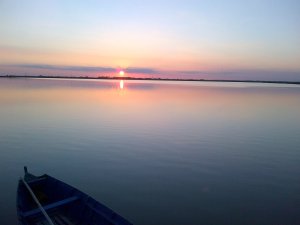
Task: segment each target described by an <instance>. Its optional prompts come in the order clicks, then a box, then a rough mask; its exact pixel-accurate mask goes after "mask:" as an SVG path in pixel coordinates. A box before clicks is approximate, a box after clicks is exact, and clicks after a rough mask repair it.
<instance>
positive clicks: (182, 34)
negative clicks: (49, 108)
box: [0, 0, 300, 81]
mask: <svg viewBox="0 0 300 225" xmlns="http://www.w3.org/2000/svg"><path fill="white" fill-rule="evenodd" d="M0 9H1V14H0V34H1V35H0V75H6V74H18V75H39V74H42V75H62V76H74V75H82V76H85V75H87V76H101V75H103V74H109V75H112V76H116V75H117V74H118V73H119V72H120V70H124V71H125V73H126V74H130V75H132V76H138V77H149V76H150V77H163V78H183V79H189V78H196V79H201V78H203V79H260V80H286V81H300V64H299V62H300V13H299V12H300V2H299V1H296V0H287V1H280V0H276V1H271V0H261V1H258V0H253V1H242V2H241V1H237V0H229V1H221V0H216V1H208V0H203V1H191V0H188V1H136V0H133V1H121V0H119V1H118V0H116V1H94V0H88V1H82V2H79V1H58V0H53V1H50V0H49V1H48V0H45V1H34V0H29V1H25V0H24V1H15V0H13V1H9V0H2V1H1V2H0Z"/></svg>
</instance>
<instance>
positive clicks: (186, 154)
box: [0, 79, 300, 225]
mask: <svg viewBox="0 0 300 225" xmlns="http://www.w3.org/2000/svg"><path fill="white" fill-rule="evenodd" d="M122 87H123V88H122ZM0 106H1V107H0V122H1V129H0V149H1V158H0V176H1V177H2V178H3V180H5V182H2V185H1V190H0V191H1V192H0V193H5V195H4V194H0V199H4V201H5V202H6V204H5V207H3V206H1V205H0V209H1V210H0V218H2V219H3V221H5V222H6V223H3V224H15V222H12V221H14V220H10V219H11V218H10V217H9V216H10V215H12V216H13V218H14V219H15V218H16V217H15V215H14V213H15V202H14V201H13V202H12V201H11V199H15V192H12V191H11V190H15V189H16V181H17V179H18V177H19V176H20V174H21V173H22V167H23V166H24V164H26V165H28V166H29V168H32V170H33V171H37V173H45V172H47V173H50V174H52V175H54V176H57V177H58V178H60V179H63V180H65V181H67V182H68V183H70V184H73V185H75V186H76V187H78V188H79V189H82V190H84V191H86V192H87V193H89V194H91V195H92V196H94V197H95V198H97V199H99V200H101V201H103V202H104V203H105V204H108V206H109V207H111V208H113V209H114V210H116V211H117V212H119V213H120V214H121V215H124V216H125V217H126V218H128V219H129V220H131V221H132V222H134V223H135V224H145V225H148V224H151V223H148V222H147V221H154V222H155V223H154V224H160V223H164V224H201V223H205V224H221V225H223V224H245V223H244V222H245V216H246V217H247V219H246V220H247V221H254V224H268V225H271V224H276V223H279V222H280V224H296V223H295V221H296V220H297V219H300V218H299V215H300V213H299V212H297V210H294V211H293V210H291V209H290V208H291V204H290V203H291V202H295V201H297V199H300V196H299V182H298V180H299V179H298V178H299V173H298V171H299V170H300V163H299V162H300V154H299V147H300V140H299V136H300V116H299V115H300V87H298V86H297V87H294V86H289V85H280V86H277V85H274V86H272V85H266V86H265V85H260V84H258V85H254V84H251V85H247V84H227V83H226V84H220V83H218V84H211V85H210V83H201V82H200V83H198V82H159V81H127V80H123V82H122V80H109V81H102V80H101V81H99V80H56V79H47V80H44V79H1V80H0ZM74 171H76V172H74ZM270 190H272V191H270ZM6 193H7V194H6ZM278 196H281V197H280V199H278ZM295 199H296V200H295ZM170 204H171V205H172V207H170ZM241 205H242V207H241ZM187 209H188V210H187ZM166 211H167V212H168V213H163V212H166ZM274 211H276V212H277V213H276V214H274V213H273V212H274ZM149 212H151V215H150V214H149ZM178 212H181V213H180V214H178ZM198 212H201V213H198ZM237 212H238V213H237ZM232 215H234V216H232ZM261 218H266V220H263V219H261ZM158 220H159V221H158ZM161 221H163V222H161ZM203 221H204V222H203ZM228 221H230V222H228ZM278 221H279V222H278ZM287 221H290V222H287ZM298 221H299V220H298ZM255 222H257V223H255ZM251 224H252V223H251Z"/></svg>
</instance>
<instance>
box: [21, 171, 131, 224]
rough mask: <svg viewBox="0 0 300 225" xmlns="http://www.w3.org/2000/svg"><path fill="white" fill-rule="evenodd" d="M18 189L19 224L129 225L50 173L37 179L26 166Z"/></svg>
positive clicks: (109, 210) (103, 206)
mask: <svg viewBox="0 0 300 225" xmlns="http://www.w3.org/2000/svg"><path fill="white" fill-rule="evenodd" d="M24 171H25V175H24V177H22V178H20V180H19V184H18V190H17V214H18V221H19V224H20V225H102V224H105V225H106V224H107V225H108V224H109V225H129V224H132V223H130V222H129V221H127V220H126V219H125V218H123V217H122V216H120V215H118V214H117V213H116V212H114V211H113V210H111V209H109V208H108V207H106V206H105V205H103V204H101V203H100V202H98V201H96V200H95V199H93V198H92V197H90V196H89V195H87V194H85V193H83V192H82V191H79V190H78V189H76V188H74V187H72V186H70V185H68V184H66V183H64V182H62V181H60V180H58V179H55V178H54V177H51V176H49V175H47V174H44V175H42V176H35V175H33V174H31V173H29V172H28V170H27V167H24Z"/></svg>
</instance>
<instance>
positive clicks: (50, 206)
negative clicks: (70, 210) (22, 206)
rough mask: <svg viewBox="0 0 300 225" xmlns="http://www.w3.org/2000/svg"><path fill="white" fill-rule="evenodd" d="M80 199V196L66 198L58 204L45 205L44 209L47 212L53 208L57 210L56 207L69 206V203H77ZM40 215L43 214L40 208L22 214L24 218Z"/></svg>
mask: <svg viewBox="0 0 300 225" xmlns="http://www.w3.org/2000/svg"><path fill="white" fill-rule="evenodd" d="M78 199H79V197H78V196H73V197H69V198H65V199H63V200H60V201H57V202H54V203H51V204H48V205H45V206H43V208H44V210H45V211H47V210H49V209H53V208H56V207H59V206H63V205H66V204H69V203H71V202H74V201H76V200H78ZM38 213H41V210H40V209H39V208H36V209H33V210H29V211H27V212H24V213H22V214H23V216H24V217H28V216H33V215H35V214H38Z"/></svg>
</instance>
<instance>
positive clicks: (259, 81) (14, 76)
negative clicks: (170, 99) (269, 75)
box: [0, 75, 300, 85]
mask: <svg viewBox="0 0 300 225" xmlns="http://www.w3.org/2000/svg"><path fill="white" fill-rule="evenodd" d="M0 78H38V79H43V78H45V79H49V78H54V79H83V80H151V81H201V82H224V83H263V84H266V83H267V84H298V85H300V81H268V80H219V79H215V80H214V79H179V78H178V79H177V78H150V77H145V78H137V77H109V76H99V77H88V76H79V77H76V76H75V77H74V76H44V75H39V76H31V75H28V76H25V75H4V76H0Z"/></svg>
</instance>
